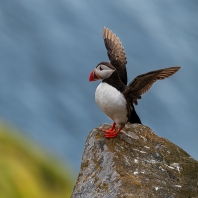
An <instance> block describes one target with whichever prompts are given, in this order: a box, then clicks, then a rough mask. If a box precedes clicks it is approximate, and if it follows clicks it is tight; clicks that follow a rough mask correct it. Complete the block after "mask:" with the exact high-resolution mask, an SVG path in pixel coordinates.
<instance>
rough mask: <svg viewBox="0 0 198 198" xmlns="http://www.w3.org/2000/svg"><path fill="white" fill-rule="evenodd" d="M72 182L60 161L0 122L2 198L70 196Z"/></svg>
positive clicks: (0, 192) (0, 181)
mask: <svg viewBox="0 0 198 198" xmlns="http://www.w3.org/2000/svg"><path fill="white" fill-rule="evenodd" d="M73 184H74V181H73V179H72V175H71V174H70V170H69V169H68V168H67V167H66V166H65V165H64V164H63V163H61V162H60V160H58V159H57V158H55V157H52V156H51V155H49V153H47V152H44V151H43V149H42V148H39V147H38V145H35V144H33V143H32V142H30V141H29V140H27V138H24V137H22V135H21V133H19V132H17V131H15V130H13V129H12V128H8V127H5V126H4V125H3V124H1V123H0V197H2V198H67V197H70V196H71V193H72V189H73Z"/></svg>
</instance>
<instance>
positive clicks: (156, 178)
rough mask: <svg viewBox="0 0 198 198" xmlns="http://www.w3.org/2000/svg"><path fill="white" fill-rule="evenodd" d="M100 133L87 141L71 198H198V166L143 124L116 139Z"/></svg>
mask: <svg viewBox="0 0 198 198" xmlns="http://www.w3.org/2000/svg"><path fill="white" fill-rule="evenodd" d="M101 127H103V128H108V127H110V125H109V124H104V125H102V126H101ZM101 127H100V128H101ZM100 128H96V129H93V130H92V131H91V133H90V134H89V136H88V138H87V140H86V144H85V149H84V154H83V158H82V163H81V170H80V173H79V176H78V179H77V182H76V185H75V187H74V190H73V194H72V198H78V197H81V198H87V197H92V198H96V197H106V198H111V197H112V198H116V197H123V198H125V197H126V198H127V197H131V198H138V197H141V198H144V197H157V198H160V197H163V198H183V197H184V198H186V197H197V196H198V162H197V161H196V160H194V159H193V158H191V156H189V155H188V154H187V153H186V152H185V151H184V150H182V149H181V148H180V147H178V146H176V145H175V144H173V143H171V142H170V141H168V140H166V139H164V138H162V137H158V136H157V135H156V134H155V133H154V132H153V131H152V130H151V129H150V128H148V127H146V126H143V125H140V124H127V125H126V126H125V127H124V129H123V130H122V131H121V132H120V134H119V135H118V136H117V137H116V138H111V139H107V138H105V137H104V133H103V132H102V131H101V130H100Z"/></svg>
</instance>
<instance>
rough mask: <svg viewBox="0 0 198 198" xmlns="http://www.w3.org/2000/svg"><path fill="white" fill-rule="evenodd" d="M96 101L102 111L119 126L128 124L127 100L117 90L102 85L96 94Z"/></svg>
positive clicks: (105, 84)
mask: <svg viewBox="0 0 198 198" xmlns="http://www.w3.org/2000/svg"><path fill="white" fill-rule="evenodd" d="M95 100H96V103H97V105H98V106H99V107H100V109H101V110H102V111H103V112H104V113H105V114H106V115H107V116H108V117H109V118H111V119H112V120H114V121H115V122H116V123H117V124H124V123H126V122H127V120H128V119H127V109H126V99H125V98H124V96H123V94H121V93H120V92H119V91H118V90H117V89H116V88H114V87H112V86H110V85H109V84H107V83H100V84H99V85H98V87H97V89H96V92H95Z"/></svg>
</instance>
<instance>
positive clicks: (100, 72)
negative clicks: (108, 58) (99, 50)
mask: <svg viewBox="0 0 198 198" xmlns="http://www.w3.org/2000/svg"><path fill="white" fill-rule="evenodd" d="M114 71H115V70H113V69H111V68H109V67H107V66H106V65H98V66H97V67H96V69H95V74H96V75H97V76H99V77H100V79H106V78H109V77H110V76H111V74H112V73H113V72H114Z"/></svg>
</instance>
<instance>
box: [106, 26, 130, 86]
mask: <svg viewBox="0 0 198 198" xmlns="http://www.w3.org/2000/svg"><path fill="white" fill-rule="evenodd" d="M103 38H104V43H105V47H106V49H107V54H108V57H109V60H110V63H111V64H112V65H113V66H114V67H115V68H116V70H117V71H118V73H119V76H120V79H121V80H122V82H123V83H124V84H125V85H126V84H127V72H126V64H127V60H126V54H125V51H124V47H123V46H122V43H121V42H120V39H119V38H118V37H116V34H114V33H113V32H112V30H109V29H108V28H106V27H104V29H103Z"/></svg>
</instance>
